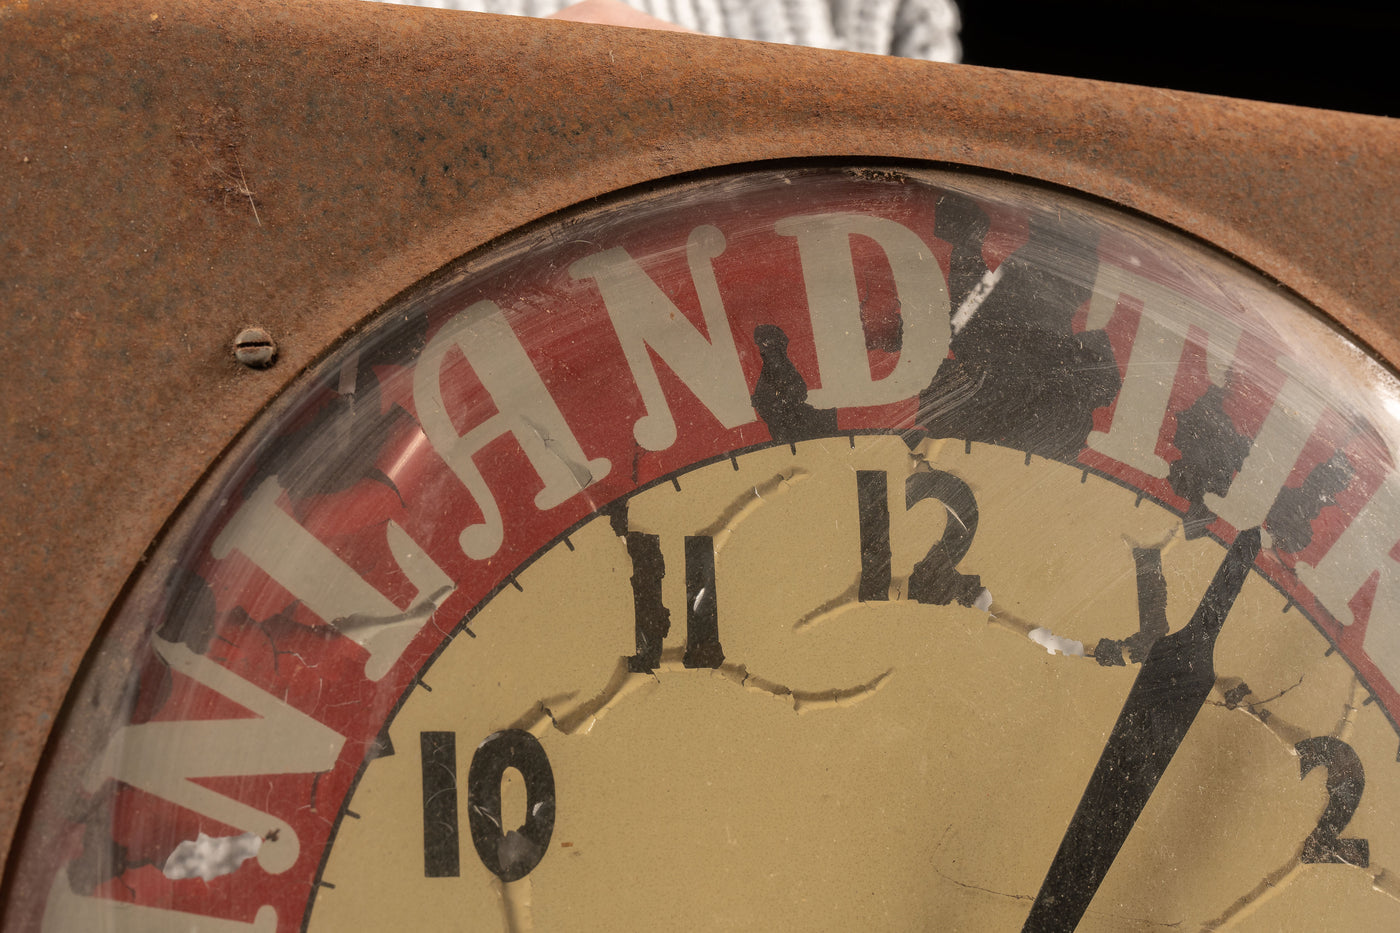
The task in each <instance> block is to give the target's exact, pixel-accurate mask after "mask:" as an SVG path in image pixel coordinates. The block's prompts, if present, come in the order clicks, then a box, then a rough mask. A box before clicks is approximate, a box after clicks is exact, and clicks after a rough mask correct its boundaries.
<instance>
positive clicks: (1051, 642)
mask: <svg viewBox="0 0 1400 933" xmlns="http://www.w3.org/2000/svg"><path fill="white" fill-rule="evenodd" d="M1030 640H1031V641H1033V642H1035V643H1036V644H1037V645H1040V646H1041V647H1042V648H1044V649H1045V650H1046V651H1047V652H1048V653H1050V654H1065V655H1071V656H1073V657H1076V658H1082V657H1084V643H1083V642H1082V641H1075V640H1074V639H1072V638H1061V637H1060V636H1059V635H1056V634H1055V633H1054V632H1052V631H1050V630H1049V629H1048V628H1045V627H1044V626H1041V627H1040V628H1038V629H1035V630H1033V631H1032V632H1031V633H1030Z"/></svg>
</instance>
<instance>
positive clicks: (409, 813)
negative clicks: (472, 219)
mask: <svg viewBox="0 0 1400 933" xmlns="http://www.w3.org/2000/svg"><path fill="white" fill-rule="evenodd" d="M1398 390H1400V386H1398V385H1397V382H1396V380H1395V378H1394V376H1393V374H1391V373H1390V372H1388V371H1386V370H1385V369H1383V368H1382V367H1381V366H1380V365H1379V364H1377V363H1375V362H1374V361H1372V360H1371V359H1370V358H1369V357H1368V356H1366V355H1365V354H1364V353H1363V352H1362V351H1361V350H1359V349H1358V348H1357V347H1356V346H1354V345H1353V344H1352V343H1350V342H1349V341H1348V340H1347V339H1346V338H1345V337H1344V336H1342V335H1340V334H1338V333H1336V332H1334V331H1333V330H1331V329H1330V328H1329V327H1328V326H1327V325H1325V324H1324V323H1323V322H1322V321H1321V320H1320V319H1319V318H1317V317H1315V316H1314V315H1313V313H1312V312H1311V311H1310V310H1309V309H1308V308H1307V307H1305V306H1303V305H1302V304H1300V303H1299V302H1297V301H1295V300H1294V299H1292V298H1291V297H1289V296H1288V295H1287V294H1286V293H1284V292H1283V291H1282V290H1281V289H1279V288H1277V287H1276V286H1274V285H1272V284H1270V283H1268V282H1265V281H1263V280H1262V279H1260V278H1259V277H1257V276H1255V275H1254V274H1253V273H1251V272H1250V271H1249V270H1246V269H1243V268H1241V267H1239V266H1237V265H1234V264H1232V263H1231V262H1230V261H1228V260H1226V259H1224V258H1221V257H1218V256H1215V255H1213V254H1210V253H1208V252H1206V251H1205V250H1204V249H1202V248H1201V247H1199V246H1198V245H1195V244H1193V243H1190V242H1187V241H1185V240H1184V239H1181V238H1178V237H1176V236H1175V235H1173V234H1172V233H1170V232H1168V231H1163V230H1158V229H1154V228H1150V227H1148V226H1146V225H1145V224H1143V223H1141V222H1139V221H1136V220H1133V219H1130V218H1125V217H1122V216H1119V215H1117V214H1115V213H1113V212H1112V211H1110V210H1108V209H1106V208H1103V207H1101V206H1098V205H1094V204H1090V203H1087V202H1084V201H1081V200H1077V199H1075V198H1073V197H1071V196H1070V195H1067V194H1064V193H1061V192H1056V191H1050V190H1046V189H1040V188H1033V187H1029V186H1024V185H1019V184H1015V183H1012V182H1010V181H1006V180H989V179H983V178H979V177H974V176H971V175H963V174H958V173H953V172H944V171H933V170H929V169H926V168H918V167H907V168H900V169H892V168H889V167H882V168H879V169H868V168H854V169H840V168H830V167H813V166H792V167H787V168H772V169H766V170H763V171H758V170H754V171H750V172H743V173H737V174H734V175H729V176H716V177H712V178H706V179H699V180H694V179H693V180H690V181H687V182H684V183H680V182H678V183H676V184H675V185H673V186H671V187H669V188H660V189H657V190H654V191H648V192H643V193H637V194H634V195H628V196H620V197H618V198H617V199H616V200H615V202H614V203H610V204H607V205H601V206H594V207H592V208H590V209H589V210H587V211H579V212H577V213H574V214H571V215H568V216H564V217H559V218H555V219H553V220H551V221H550V222H548V223H545V224H541V225H539V226H538V227H536V228H534V229H532V230H529V231H525V232H522V233H520V234H518V235H516V236H514V237H512V238H510V239H509V240H507V241H505V242H501V243H498V244H495V245H494V246H493V247H492V248H490V249H488V250H485V251H483V252H481V253H479V254H473V255H471V256H467V257H465V258H464V259H463V260H461V261H460V262H459V263H457V264H456V265H454V266H453V267H451V268H449V269H446V270H443V272H442V273H441V274H440V275H438V276H436V277H435V278H434V279H433V280H432V281H431V282H429V283H427V284H425V285H423V286H422V287H421V288H419V289H418V290H416V291H415V292H414V293H413V294H411V295H408V296H406V297H405V298H404V299H403V300H402V301H400V302H399V303H397V304H396V305H394V306H392V307H390V308H388V309H386V310H385V311H383V312H382V313H381V314H380V316H379V317H378V318H377V320H376V321H375V322H374V323H373V324H371V325H370V326H369V327H367V328H366V329H365V330H364V331H363V332H361V333H358V334H353V335H350V336H349V337H348V338H347V340H346V341H345V343H344V344H343V345H342V346H341V347H340V349H338V350H337V351H336V352H335V353H333V354H332V355H331V356H330V357H329V358H328V359H326V360H325V361H323V363H321V364H320V365H319V366H318V367H317V368H316V369H314V370H313V371H312V372H310V373H307V374H306V375H305V376H303V377H302V378H301V379H300V381H299V382H298V383H297V384H296V386H295V387H294V388H293V390H291V391H290V392H289V393H288V394H287V395H286V397H284V398H283V399H282V400H280V401H279V402H278V403H277V405H276V406H274V408H273V409H272V410H270V411H268V412H267V413H266V414H265V415H264V416H263V418H262V420H260V421H259V422H258V423H257V424H256V425H255V426H254V428H253V429H252V430H250V432H249V433H248V434H247V436H246V437H245V439H244V440H243V441H242V442H241V443H240V445H239V446H238V448H237V449H235V450H234V451H232V452H231V453H230V454H229V456H228V458H227V459H226V462H225V463H224V464H223V466H222V467H221V468H220V469H219V470H218V471H217V472H216V475H214V476H212V477H211V478H210V480H209V482H208V484H207V485H206V487H205V489H204V490H203V491H202V492H201V493H200V494H199V496H198V497H197V498H196V500H195V501H194V502H193V503H192V504H191V505H190V507H189V508H187V509H186V510H185V512H184V514H183V516H182V517H181V518H180V519H179V521H178V522H176V523H175V525H174V526H173V527H172V529H171V530H170V532H169V534H168V535H167V537H166V539H165V540H164V541H163V542H162V543H161V545H160V546H159V548H158V549H157V551H156V552H155V555H154V557H153V560H152V562H151V564H150V565H149V566H148V568H147V569H146V570H144V571H143V573H142V574H141V576H140V579H139V580H138V581H137V582H136V583H135V584H134V585H133V588H132V591H131V593H130V595H129V597H128V598H127V599H126V601H125V603H124V604H123V607H122V609H121V611H120V613H119V615H118V617H117V618H116V619H115V620H114V622H113V624H112V626H111V630H110V634H109V635H108V637H107V641H106V642H105V643H104V644H105V647H104V648H103V651H104V652H105V654H103V655H102V656H100V658H99V660H98V661H96V662H95V663H94V666H93V670H92V672H91V674H90V675H89V676H88V677H87V678H86V679H85V681H84V685H83V687H82V689H81V692H80V693H79V694H78V695H77V696H76V697H75V699H74V700H73V703H72V705H71V710H70V713H69V714H68V718H67V720H66V721H65V723H64V725H63V727H62V729H61V730H60V739H59V741H58V743H57V745H56V746H55V749H54V751H53V762H52V765H51V767H50V769H49V771H48V772H47V775H48V776H47V778H46V780H45V782H44V784H43V787H42V789H41V791H40V792H39V794H38V796H37V798H36V800H35V802H34V804H33V809H32V814H33V815H32V817H31V822H32V824H33V827H34V830H33V832H32V833H31V837H32V838H35V839H43V840H47V843H46V844H45V845H42V846H31V847H30V848H29V849H27V850H26V851H25V852H24V854H23V859H24V860H23V863H22V869H21V873H22V874H23V877H24V879H25V880H24V882H23V883H21V884H17V885H16V886H15V888H14V890H16V891H18V892H20V894H19V895H18V897H17V899H16V901H15V904H14V905H13V910H14V911H15V916H17V917H20V918H21V920H22V922H26V923H29V924H30V926H31V927H32V928H37V929H43V930H51V931H69V930H75V929H110V930H172V931H173V930H187V929H193V928H197V929H200V930H202V931H214V933H248V931H256V933H273V931H290V930H307V931H314V933H327V931H343V930H357V929H362V930H381V929H386V928H397V927H400V926H403V925H405V924H407V925H411V926H412V927H413V928H415V929H423V930H462V929H471V930H507V931H513V933H520V931H526V930H539V931H545V930H563V929H566V930H625V929H754V930H773V929H853V928H860V929H891V930H926V929H949V930H953V929H956V930H1018V929H1020V930H1025V931H1052V930H1065V931H1068V930H1075V929H1077V930H1082V931H1123V930H1156V929H1163V928H1170V929H1179V930H1234V931H1277V930H1295V929H1296V930H1307V931H1320V930H1338V931H1342V930H1345V931H1357V930H1389V929H1393V928H1395V927H1396V925H1397V923H1400V881H1397V879H1396V876H1395V874H1394V872H1395V871H1397V870H1400V760H1398V758H1400V755H1398V753H1397V750H1398V749H1400V736H1397V731H1396V727H1395V723H1396V721H1397V719H1396V716H1397V713H1400V694H1397V693H1396V690H1395V688H1394V686H1393V682H1394V680H1395V679H1396V676H1397V675H1398V674H1400V626H1397V623H1396V618H1397V614H1396V610H1397V609H1400V584H1398V583H1397V581H1400V575H1398V574H1397V567H1396V556H1397V554H1400V551H1397V538H1400V531H1397V529H1400V494H1397V490H1400V480H1397V476H1396V471H1395V454H1394V451H1395V450H1396V449H1397V444H1400V423H1398V422H1397V419H1396V416H1397V412H1400V391H1398Z"/></svg>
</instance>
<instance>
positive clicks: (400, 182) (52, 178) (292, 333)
mask: <svg viewBox="0 0 1400 933" xmlns="http://www.w3.org/2000/svg"><path fill="white" fill-rule="evenodd" d="M0 125H3V127H4V129H3V131H0V165H3V166H4V168H3V171H0V191H3V195H4V198H3V200H2V201H0V308H2V309H3V320H4V332H3V336H0V391H3V393H4V399H5V403H4V405H5V419H4V423H3V427H0V450H3V455H2V456H0V547H3V549H4V555H5V559H4V562H3V564H4V566H3V590H2V591H0V657H3V658H4V663H3V665H0V721H3V722H4V730H3V740H0V762H3V768H0V800H3V801H4V803H3V804H0V840H3V843H4V848H5V849H6V850H7V851H8V849H9V845H10V843H11V841H12V839H13V837H14V835H15V832H16V827H17V825H19V824H20V822H21V820H22V817H21V811H22V803H23V801H24V798H25V794H26V793H27V791H28V789H29V787H30V784H31V781H32V780H33V778H34V776H35V775H36V773H37V772H38V769H39V767H40V759H41V754H42V751H43V747H44V743H45V741H46V739H47V737H48V735H49V732H50V730H51V728H52V727H53V725H54V723H55V721H56V719H57V718H58V717H59V715H60V709H61V707H62V704H63V701H64V697H65V695H66V693H67V691H68V688H69V685H70V683H71V682H72V681H73V678H74V677H75V675H76V674H77V672H78V671H79V670H80V668H82V667H83V665H84V664H85V658H86V657H87V652H88V648H89V646H90V645H91V644H92V642H93V639H94V637H95V636H96V635H97V634H98V632H99V631H100V629H101V627H102V622H103V620H104V619H105V618H106V617H107V616H108V614H109V612H110V611H111V609H112V607H113V606H114V604H116V603H117V601H118V600H119V598H120V597H121V595H122V593H123V589H124V587H125V586H126V585H127V582H128V580H129V579H130V578H131V577H132V575H133V573H134V571H136V570H137V569H138V568H140V567H141V566H142V564H143V561H144V560H146V555H147V554H148V549H149V548H150V546H151V543H152V542H153V541H156V540H157V539H159V538H160V536H161V534H162V531H163V530H164V529H166V528H167V526H168V524H169V522H170V521H171V516H172V515H173V514H174V513H175V511H176V509H177V507H179V506H180V505H181V503H182V502H185V501H186V500H187V499H188V498H189V497H190V496H191V495H193V496H195V497H196V500H197V499H198V496H199V495H200V493H199V492H197V491H195V490H196V489H197V484H198V481H199V479H200V477H201V476H203V475H205V474H206V472H207V471H208V470H209V468H210V467H211V465H212V464H213V463H215V462H216V460H217V459H218V457H219V455H220V454H221V452H223V451H224V450H225V449H226V448H228V446H229V445H230V443H232V442H233V441H234V439H235V438H236V437H237V436H238V435H239V432H240V431H241V430H242V429H243V428H244V426H245V425H247V424H248V423H249V421H250V420H251V419H252V418H253V417H254V416H255V415H256V414H257V413H258V412H259V411H261V410H263V409H264V408H265V407H266V406H267V405H269V403H270V402H271V401H272V399H274V398H275V397H276V396H277V394H278V393H279V391H280V390H281V389H283V388H284V387H285V386H286V385H287V384H288V383H289V381H290V380H291V379H292V378H293V377H294V376H296V375H297V374H298V373H300V372H302V371H303V370H304V369H305V368H306V367H307V366H309V365H310V364H311V363H313V362H314V361H316V360H317V359H319V358H321V357H323V356H324V355H325V354H326V352H327V351H328V350H329V349H331V348H333V347H334V346H336V344H337V342H338V341H340V340H341V339H342V337H343V335H346V334H350V333H353V332H354V331H355V330H356V328H357V327H359V326H360V325H361V324H362V323H363V322H365V321H366V320H367V319H369V318H370V317H371V316H372V314H373V312H374V311H375V310H376V309H378V308H381V307H383V306H384V305H385V304H386V303H388V302H389V301H390V300H391V299H393V298H394V297H395V296H396V295H399V294H400V293H402V292H403V291H404V290H406V289H409V288H410V287H412V286H414V285H416V284H417V283H419V282H421V281H422V280H423V279H424V278H425V277H428V276H430V275H432V274H433V273H435V272H436V271H437V270H439V269H442V268H443V267H444V266H446V265H447V264H448V263H450V262H451V261H452V260H454V259H457V258H458V257H460V256H462V255H464V254H466V253H469V252H471V251H472V250H475V249H478V248H480V247H482V246H484V245H487V244H490V243H491V242H492V241H493V240H495V239H496V238H498V237H501V236H504V235H505V234H507V233H509V232H511V231H513V230H517V229H519V228H521V227H524V226H527V225H529V224H532V223H534V222H536V221H539V220H541V219H543V218H546V217H548V216H549V215H551V214H553V213H554V212H557V211H560V210H563V209H565V208H568V207H571V206H574V205H580V204H587V203H588V202H590V201H591V200H593V199H597V198H603V197H605V196H607V195H609V194H611V193H614V192H618V191H620V190H623V189H633V195H634V196H638V195H639V196H643V197H644V196H645V193H646V191H647V190H648V189H647V187H646V186H650V185H656V184H657V183H659V182H662V181H663V180H664V179H668V178H673V177H675V176H681V175H686V174H687V173H705V172H709V171H713V170H716V169H721V168H729V167H733V166H742V165H750V164H754V163H765V162H773V161H777V160H793V161H796V160H809V161H815V162H820V161H823V160H827V161H832V160H837V161H845V162H853V161H858V162H862V163H872V162H875V163H878V162H879V161H881V160H901V161H905V162H920V163H926V164H931V165H939V166H953V167H960V168H964V169H971V170H974V171H976V172H980V173H984V174H989V175H1002V176H1008V177H1014V178H1018V179H1023V180H1028V181H1031V182H1035V183H1041V184H1044V185H1049V186H1055V187H1059V188H1063V189H1068V190H1070V191H1074V192H1079V193H1082V194H1085V195H1088V196H1090V197H1091V198H1095V199H1098V200H1100V201H1102V202H1105V203H1107V204H1111V205H1115V206H1117V207H1120V208H1124V209H1126V210H1127V211H1129V212H1133V213H1137V214H1140V215H1143V216H1146V217H1149V218H1152V219H1155V220H1156V221H1158V222H1159V223H1161V224H1165V225H1167V226H1170V227H1175V228H1176V229H1178V230H1179V231H1182V232H1184V233H1186V234H1188V235H1189V236H1192V237H1195V238H1197V239H1199V240H1201V241H1204V242H1205V243H1208V244H1211V245H1213V246H1214V247H1216V248H1218V249H1219V250H1222V251H1224V252H1225V253H1227V254H1229V255H1231V256H1233V257H1235V258H1237V259H1239V260H1241V261H1242V262H1243V263H1245V264H1246V265H1248V266H1252V267H1253V268H1254V269H1256V270H1258V271H1259V272H1262V273H1263V274H1264V275H1265V276H1267V277H1270V278H1272V279H1273V280H1275V281H1276V282H1278V283H1279V287H1280V288H1281V289H1284V290H1287V291H1291V292H1293V293H1296V294H1297V295H1298V296H1300V297H1302V298H1303V299H1305V300H1306V301H1307V302H1309V303H1310V304H1312V305H1313V306H1315V307H1317V308H1319V309H1321V310H1322V311H1323V312H1324V313H1325V314H1327V315H1328V316H1330V317H1331V318H1332V319H1333V320H1334V321H1335V322H1336V323H1337V324H1338V325H1339V326H1340V327H1341V328H1342V329H1344V330H1345V331H1347V332H1349V333H1350V334H1352V335H1354V337H1355V338H1356V339H1358V340H1359V341H1360V342H1361V343H1362V344H1364V345H1366V346H1368V347H1369V348H1370V349H1372V350H1373V351H1374V352H1376V353H1377V354H1378V355H1379V356H1381V357H1382V358H1383V359H1385V360H1389V361H1392V362H1393V361H1395V360H1400V310H1397V308H1396V303H1395V298H1394V289H1395V286H1396V283H1397V281H1400V195H1398V194H1397V189H1396V187H1395V184H1394V179H1395V178H1396V177H1397V175H1400V125H1397V123H1396V122H1395V121H1391V120H1385V119H1379V118H1368V117H1360V116H1352V115H1346V114H1338V113H1328V112H1322V111H1306V110H1300V109H1296V108H1288V107H1282V106H1276V105H1266V104H1257V103H1249V102H1243V101H1232V100H1224V99H1216V98H1207V97H1202V96H1196V95H1188V94H1179V93H1172V92H1167V91H1157V90H1150V89H1143V88H1129V87H1122V86H1114V85H1107V84H1102V83H1093V82H1084V81H1074V80H1069V79H1057V78H1048V77H1039V76H1031V75H1021V74H1014V73H1007V72H999V71H990V70H983V69H974V68H959V67H947V66H935V65H928V64H922V63H914V62H907V61H900V60H892V59H879V58H870V57H862V56H851V55H842V54H836V53H828V52H822V51H815V50H809V49H794V48H784V47H774V46H766V45H759V44H751V43H735V42H730V41H726V40H719V39H712V38H706V37H700V36H688V35H678V34H670V33H653V32H642V31H617V30H612V29H607V28H601V27H591V26H582V25H575V24H564V23H555V22H542V21H531V20H523V19H515V18H493V17H485V16H475V15H466V14H455V13H446V12H439V11H429V10H420V9H406V8H395V7H388V6H379V5H370V4H360V3H351V2H346V3H334V2H324V3H313V2H297V3H271V2H266V3H258V2H248V3H242V4H239V5H237V6H236V7H230V6H226V5H206V4H198V3H190V2H165V0H161V2H153V3H146V4H140V5H133V4H126V3H105V2H96V3H93V2H88V3H74V2H43V0H0ZM638 186H641V187H640V189H638ZM250 327H257V328H260V329H261V330H262V331H263V332H265V333H266V334H267V335H269V337H270V339H271V341H273V342H275V345H276V362H275V365H273V366H271V367H270V368H254V367H250V366H246V365H243V364H242V363H240V362H239V361H238V359H237V357H236V356H235V353H234V350H233V344H234V341H235V338H236V337H237V335H239V334H240V332H242V331H244V330H245V329H247V328H250ZM86 663H91V661H90V659H89V661H88V662H86ZM104 663H109V664H115V665H117V666H118V667H119V666H120V663H121V662H120V660H117V661H109V662H104ZM94 741H96V738H95V737H94Z"/></svg>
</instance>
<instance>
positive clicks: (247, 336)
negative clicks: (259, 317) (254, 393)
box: [233, 327, 277, 369]
mask: <svg viewBox="0 0 1400 933" xmlns="http://www.w3.org/2000/svg"><path fill="white" fill-rule="evenodd" d="M233 355H234V358H235V359H237V360H238V362H240V363H242V364H243V365H244V366H247V367H248V368H249V369H267V368H268V367H269V366H271V365H272V364H273V363H275V362H277V344H275V343H273V342H272V335H270V334H269V333H268V332H267V331H265V330H263V329H262V328H261V327H249V328H247V329H245V330H243V331H242V332H240V333H239V335H238V336H237V337H235V338H233Z"/></svg>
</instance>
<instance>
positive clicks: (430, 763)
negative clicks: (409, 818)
mask: <svg viewBox="0 0 1400 933" xmlns="http://www.w3.org/2000/svg"><path fill="white" fill-rule="evenodd" d="M419 743H420V745H421V747H422V750H423V876H424V877H425V878H456V877H457V876H458V875H459V874H460V873H461V842H460V839H459V833H458V829H457V733H455V732H424V733H422V734H421V735H420V736H419Z"/></svg>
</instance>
